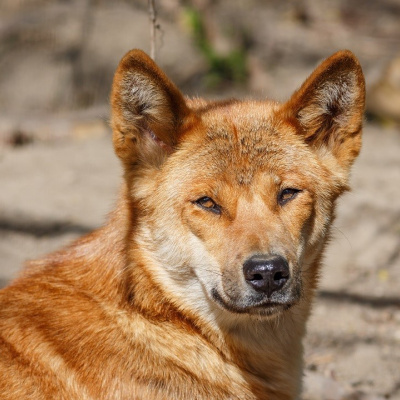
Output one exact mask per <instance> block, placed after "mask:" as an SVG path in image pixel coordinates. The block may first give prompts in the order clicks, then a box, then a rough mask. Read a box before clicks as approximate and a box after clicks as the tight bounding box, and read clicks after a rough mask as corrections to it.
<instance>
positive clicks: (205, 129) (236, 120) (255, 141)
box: [198, 101, 301, 184]
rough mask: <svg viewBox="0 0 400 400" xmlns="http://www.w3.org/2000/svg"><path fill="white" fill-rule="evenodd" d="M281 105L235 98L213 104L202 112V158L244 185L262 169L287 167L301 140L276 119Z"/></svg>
mask: <svg viewBox="0 0 400 400" xmlns="http://www.w3.org/2000/svg"><path fill="white" fill-rule="evenodd" d="M277 106H278V105H277V103H272V102H256V101H246V102H237V101H236V102H235V101H232V102H227V103H218V104H214V105H213V106H212V107H209V108H208V109H206V110H205V111H204V112H203V113H202V115H201V117H202V135H200V142H199V150H200V151H199V154H198V155H199V157H201V158H202V159H203V160H205V159H208V165H209V166H210V168H212V169H213V170H214V171H215V172H218V173H223V174H224V175H230V176H231V177H232V178H233V179H234V180H236V181H237V182H239V183H240V184H249V183H251V182H252V180H253V178H254V176H255V174H256V173H257V172H259V171H264V170H275V169H276V168H277V167H279V168H281V169H282V168H283V169H285V167H288V166H289V163H288V161H289V160H290V159H293V158H296V157H295V154H297V153H298V149H297V145H298V144H299V143H300V142H299V140H298V138H296V134H295V133H294V132H293V129H291V127H290V126H285V125H284V124H283V123H282V121H280V120H278V119H276V118H275V110H276V108H277ZM283 137H284V139H283ZM300 147H301V146H300ZM300 150H301V149H300Z"/></svg>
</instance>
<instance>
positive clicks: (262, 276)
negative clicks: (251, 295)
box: [243, 255, 290, 297]
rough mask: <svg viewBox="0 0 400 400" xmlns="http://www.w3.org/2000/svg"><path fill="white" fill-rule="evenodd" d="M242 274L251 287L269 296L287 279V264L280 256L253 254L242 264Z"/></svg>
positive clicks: (288, 273)
mask: <svg viewBox="0 0 400 400" xmlns="http://www.w3.org/2000/svg"><path fill="white" fill-rule="evenodd" d="M243 274H244V278H245V279H246V282H247V283H248V284H249V285H250V286H251V287H252V288H253V289H255V290H256V291H257V292H264V293H265V294H266V295H267V296H268V297H270V296H271V295H272V293H273V292H275V291H277V290H279V289H281V288H282V287H283V286H284V285H285V283H286V282H287V281H288V280H289V275H290V272H289V264H288V262H287V261H286V260H285V259H284V258H283V257H280V256H272V257H271V256H265V255H255V256H252V257H251V258H249V259H248V260H247V261H246V262H245V263H244V264H243Z"/></svg>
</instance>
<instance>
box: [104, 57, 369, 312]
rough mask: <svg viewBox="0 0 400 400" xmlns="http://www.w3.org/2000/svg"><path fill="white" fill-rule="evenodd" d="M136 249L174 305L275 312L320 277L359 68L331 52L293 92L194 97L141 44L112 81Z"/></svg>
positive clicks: (358, 101) (356, 118) (343, 179)
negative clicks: (284, 96) (281, 96)
mask: <svg viewBox="0 0 400 400" xmlns="http://www.w3.org/2000/svg"><path fill="white" fill-rule="evenodd" d="M111 101H112V127H113V142H114V147H115V151H116V153H117V155H118V156H119V157H120V159H121V160H122V164H123V166H124V171H125V180H126V184H127V187H128V197H129V199H130V200H131V202H132V207H134V213H135V219H136V227H135V229H134V233H132V235H133V237H132V238H131V242H130V243H131V244H130V246H131V253H132V254H133V256H132V258H135V257H136V259H138V258H140V259H141V263H142V264H146V268H148V269H150V270H151V272H152V275H153V276H154V277H155V279H156V281H157V283H158V284H159V285H160V286H162V287H163V288H164V289H165V290H166V291H169V292H171V293H170V294H171V296H174V297H175V298H179V300H177V301H178V302H179V304H185V302H186V303H187V304H190V305H191V308H193V307H198V308H199V309H200V308H204V307H214V306H215V308H216V309H218V310H222V311H223V312H225V313H226V312H228V313H230V314H232V313H233V314H247V315H248V314H250V315H257V316H260V315H261V316H271V315H275V314H279V313H280V312H282V311H284V310H286V309H288V308H290V307H292V306H293V305H295V304H297V303H299V302H300V301H301V300H302V299H304V298H307V296H309V293H310V292H312V291H313V289H314V287H315V285H316V279H317V274H318V270H317V268H318V264H319V259H320V257H321V252H322V249H323V247H324V244H325V242H326V240H327V237H328V235H329V225H330V223H331V222H332V219H333V215H334V204H335V200H336V198H337V197H338V196H339V195H340V194H341V193H343V192H344V191H345V190H346V189H347V188H348V175H349V169H350V167H351V165H352V163H353V161H354V159H355V158H356V156H357V154H358V153H359V150H360V146H361V129H362V114H363V110H364V78H363V74H362V71H361V67H360V65H359V63H358V61H357V59H356V58H355V57H354V55H353V54H352V53H350V52H349V51H341V52H338V53H336V54H334V55H333V56H331V57H330V58H328V59H327V60H326V61H324V62H323V63H322V64H321V65H320V66H319V67H318V68H317V69H316V70H315V71H314V72H313V74H312V75H311V76H310V77H309V78H308V79H307V80H306V81H305V82H304V84H303V85H302V86H301V88H300V89H299V90H298V91H297V92H295V93H294V94H293V96H292V97H291V99H290V100H289V101H288V102H286V103H283V104H279V103H276V102H271V101H236V100H229V101H221V102H209V101H204V100H201V99H197V100H196V99H195V100H189V99H185V98H184V97H183V95H182V94H181V93H180V91H179V90H178V89H177V88H176V87H175V85H174V84H173V83H172V82H171V81H170V80H169V79H168V78H167V77H166V75H165V74H164V73H163V72H162V71H161V70H160V69H159V68H158V67H157V65H156V64H155V63H154V62H153V61H152V60H151V59H150V58H149V57H148V56H147V55H146V54H144V53H143V52H141V51H138V50H133V51H131V52H129V53H128V54H126V55H125V57H124V58H123V59H122V60H121V62H120V64H119V67H118V69H117V72H116V74H115V78H114V83H113V90H112V97H111Z"/></svg>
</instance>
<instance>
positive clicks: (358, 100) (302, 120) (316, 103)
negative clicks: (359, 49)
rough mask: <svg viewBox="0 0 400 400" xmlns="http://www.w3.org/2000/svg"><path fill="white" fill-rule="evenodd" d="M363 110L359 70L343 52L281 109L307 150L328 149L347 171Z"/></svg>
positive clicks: (358, 143)
mask: <svg viewBox="0 0 400 400" xmlns="http://www.w3.org/2000/svg"><path fill="white" fill-rule="evenodd" d="M364 106H365V82H364V76H363V73H362V69H361V66H360V64H359V62H358V60H357V58H356V57H355V56H354V55H353V53H351V52H350V51H347V50H344V51H339V52H337V53H335V54H334V55H332V56H331V57H329V58H328V59H327V60H325V61H324V62H323V63H322V64H321V65H320V66H319V67H318V68H317V69H316V70H315V71H314V72H313V73H312V74H311V76H310V77H309V78H308V79H307V80H306V81H305V82H304V83H303V85H302V86H301V88H300V89H299V90H298V91H297V92H295V93H294V94H293V96H292V98H291V99H290V100H289V101H288V102H287V103H286V105H285V106H284V107H285V112H286V113H288V116H289V118H290V119H291V120H294V122H295V123H296V125H297V126H299V128H300V129H299V130H300V132H301V134H302V135H304V138H305V140H306V142H307V143H308V144H309V145H310V146H312V147H314V148H317V149H321V148H325V149H326V148H327V149H328V150H329V151H330V152H331V153H332V154H333V155H334V156H335V157H336V159H337V161H338V162H339V164H340V165H342V166H343V167H345V168H348V167H350V165H351V164H352V162H353V161H354V159H355V157H356V156H357V155H358V153H359V151H360V147H361V130H362V122H363V112H364Z"/></svg>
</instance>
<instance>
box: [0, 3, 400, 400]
mask: <svg viewBox="0 0 400 400" xmlns="http://www.w3.org/2000/svg"><path fill="white" fill-rule="evenodd" d="M188 3H189V4H190V3H193V4H195V6H196V7H197V8H198V9H199V10H202V12H203V14H202V15H204V19H205V22H206V25H207V26H208V35H209V36H210V41H211V42H212V43H213V45H214V46H215V48H216V49H218V51H220V52H221V53H224V51H225V52H226V51H229V49H231V48H232V47H235V46H238V43H239V44H240V43H241V40H244V39H243V37H244V38H245V39H246V46H247V47H246V62H247V66H248V78H247V80H246V82H245V83H243V82H242V83H240V84H236V83H235V82H223V83H222V84H221V85H220V86H218V87H208V86H207V85H206V84H205V80H204V79H203V78H204V77H205V76H206V74H207V68H208V66H207V60H206V59H205V58H204V56H203V55H202V54H201V52H200V51H199V50H198V48H196V45H195V44H194V42H193V40H191V38H190V35H189V33H188V28H187V24H185V22H184V20H185V18H184V15H185V13H184V10H183V6H182V5H181V3H180V2H178V1H174V0H168V1H162V2H161V6H160V10H159V11H160V16H159V18H160V19H159V21H160V25H161V29H162V39H159V41H158V46H159V53H158V58H159V62H160V64H161V65H162V66H163V67H164V68H165V69H166V70H167V72H168V74H169V75H171V76H172V77H173V79H174V80H175V81H176V82H177V83H178V85H179V86H180V87H181V88H183V90H184V91H185V92H186V93H189V94H191V95H197V94H199V95H205V96H207V97H226V96H231V95H236V96H241V97H242V96H255V97H262V96H268V97H272V98H277V99H284V98H286V97H287V96H289V95H290V93H291V92H292V91H293V90H294V89H295V88H296V87H297V86H298V85H299V84H300V83H301V82H302V81H303V80H304V79H305V77H306V76H307V75H308V74H309V73H310V72H311V71H312V69H313V68H314V67H315V65H316V63H317V62H318V61H319V60H320V59H322V58H324V57H326V56H329V55H330V54H331V53H333V52H334V51H336V50H338V49H340V48H350V49H351V50H353V51H354V52H355V53H356V54H357V56H359V58H360V60H361V63H362V65H363V67H364V70H365V74H366V78H367V88H368V89H369V88H372V87H373V86H374V85H375V84H376V82H378V81H379V79H380V78H381V76H382V73H383V72H384V71H385V66H386V64H387V63H388V62H389V61H390V60H391V59H393V58H394V57H395V56H396V55H397V52H398V51H399V49H400V24H399V22H398V21H399V20H400V4H399V3H398V1H395V0H392V1H390V0H385V1H375V2H374V1H361V0H359V1H354V2H346V1H344V0H343V1H335V2H328V1H321V2H313V1H298V2H290V1H289V2H287V3H286V2H281V1H271V2H268V5H266V4H265V3H267V2H262V1H255V0H254V1H248V2H243V1H239V0H235V1H232V2H219V1H215V2H207V1H205V0H204V1H195V2H188ZM350 3H351V4H350ZM227 4H229V6H228V5H227ZM317 4H318V5H317ZM85 5H86V6H87V7H89V6H90V7H89V8H85V7H86V6H85ZM82 7H83V8H82ZM0 10H1V13H0V55H1V58H0V187H1V189H0V286H4V285H5V284H6V283H7V282H9V280H10V279H12V278H13V277H14V276H15V275H16V274H17V273H18V271H19V270H20V268H21V266H22V263H23V261H24V260H26V259H30V258H35V257H38V256H40V255H41V254H43V253H46V252H48V251H51V250H54V249H57V248H59V247H60V246H62V245H64V244H66V243H68V242H70V241H71V240H72V239H74V238H75V237H78V236H79V235H81V234H83V233H85V232H88V231H90V230H92V229H94V228H96V227H97V226H99V225H101V224H102V222H103V221H104V219H105V215H106V214H107V212H108V211H109V210H111V209H112V207H113V204H114V202H115V199H116V196H117V192H118V187H119V183H120V181H121V169H120V166H119V162H118V160H117V158H116V157H115V156H114V154H113V151H112V146H111V140H110V132H109V130H108V127H107V119H108V106H107V98H108V92H109V87H110V84H111V79H112V74H113V70H114V68H115V66H116V65H117V63H118V61H119V59H120V57H121V56H122V55H123V54H124V52H126V51H127V50H128V49H130V48H132V47H142V48H144V49H145V50H148V49H149V46H148V37H147V32H148V17H147V13H146V7H145V6H144V3H143V2H139V1H138V2H135V1H133V2H131V3H129V2H126V1H115V2H107V1H90V0H88V1H87V2H83V1H70V2H65V1H53V2H47V1H44V0H43V1H39V0H35V1H30V2H28V1H26V2H24V1H20V2H15V1H13V0H3V2H2V5H0ZM82 10H83V11H85V10H86V11H85V12H86V14H85V12H82ZM88 10H89V11H88ZM221 21H223V23H221ZM83 26H86V28H85V29H83V28H82V27H83ZM232 26H234V27H235V29H236V30H235V32H242V33H243V32H244V34H243V35H244V36H243V35H242V36H240V37H239V38H238V35H237V34H232ZM395 76H396V75H395ZM399 76H400V75H399ZM399 93H400V92H399ZM392 104H393V103H392ZM398 109H399V113H400V105H399V108H398ZM378 122H379V123H378ZM352 188H353V190H352V192H350V193H348V194H346V195H345V196H344V197H343V198H342V199H341V200H340V201H339V207H338V218H337V221H336V223H335V227H334V235H333V239H332V243H331V244H330V246H329V248H328V252H327V256H326V258H325V262H324V264H325V265H324V269H323V273H322V276H321V285H320V290H319V294H318V297H317V299H316V301H315V308H314V311H313V315H312V318H311V320H310V322H309V328H308V335H307V338H306V342H305V359H306V379H305V394H304V399H306V400H307V399H308V400H313V399H315V400H317V399H319V400H321V399H326V400H328V399H330V400H336V399H337V400H339V399H342V400H344V399H359V400H361V399H364V400H367V399H369V400H377V399H382V398H389V399H393V400H399V399H400V203H399V198H400V130H399V128H398V127H397V126H396V125H395V123H394V122H391V121H387V120H383V123H382V120H381V119H378V120H376V119H375V120H374V122H371V121H369V122H367V123H366V126H365V130H364V145H363V149H362V152H361V155H360V158H359V159H358V160H357V162H356V164H355V167H354V170H353V175H352Z"/></svg>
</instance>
